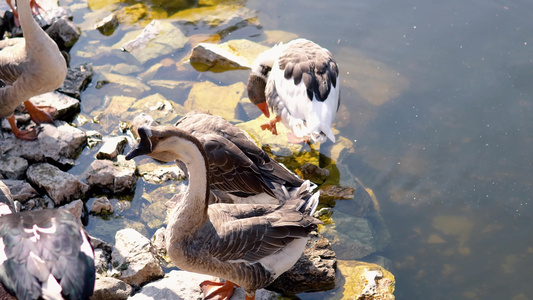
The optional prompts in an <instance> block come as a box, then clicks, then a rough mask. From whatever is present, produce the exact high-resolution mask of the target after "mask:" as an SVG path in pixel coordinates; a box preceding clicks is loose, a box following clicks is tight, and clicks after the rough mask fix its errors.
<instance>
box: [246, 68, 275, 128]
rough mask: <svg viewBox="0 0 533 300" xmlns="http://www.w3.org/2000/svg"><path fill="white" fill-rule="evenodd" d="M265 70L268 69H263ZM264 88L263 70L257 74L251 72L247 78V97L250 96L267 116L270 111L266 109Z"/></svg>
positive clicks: (264, 76) (264, 77)
mask: <svg viewBox="0 0 533 300" xmlns="http://www.w3.org/2000/svg"><path fill="white" fill-rule="evenodd" d="M265 72H268V71H266V70H265ZM265 88H266V73H265V75H263V71H261V72H260V73H259V74H256V72H252V73H251V74H250V77H249V78H248V87H247V91H248V98H250V101H251V102H252V103H253V104H255V105H256V106H257V107H258V108H259V109H260V110H261V111H262V112H263V114H265V116H266V117H267V118H268V117H270V112H269V111H268V105H267V102H266V96H265Z"/></svg>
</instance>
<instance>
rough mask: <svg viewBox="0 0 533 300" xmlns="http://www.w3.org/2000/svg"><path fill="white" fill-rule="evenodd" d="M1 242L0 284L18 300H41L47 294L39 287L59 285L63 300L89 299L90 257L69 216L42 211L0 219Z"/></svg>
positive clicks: (92, 277) (92, 271)
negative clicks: (0, 282)
mask: <svg viewBox="0 0 533 300" xmlns="http://www.w3.org/2000/svg"><path fill="white" fill-rule="evenodd" d="M0 241H1V244H2V245H3V249H2V253H0V257H1V258H0V262H1V264H0V280H1V281H2V284H3V285H4V287H5V288H6V289H7V290H8V291H10V292H11V293H13V294H15V295H17V297H18V298H19V299H37V298H38V297H45V294H46V293H51V292H52V289H48V290H47V289H46V288H43V285H44V286H48V287H51V286H55V287H56V288H58V289H59V286H58V283H59V285H60V289H59V290H60V291H61V294H62V296H63V297H68V298H70V299H88V298H89V296H90V295H91V294H92V291H93V288H94V280H95V269H94V253H93V252H92V248H91V247H90V244H89V242H88V238H87V236H86V234H85V232H84V231H83V229H82V228H81V226H80V225H79V224H78V222H77V221H76V219H75V218H74V216H72V215H71V214H70V213H69V212H68V211H65V210H55V209H46V210H41V211H26V212H21V213H17V214H11V215H7V216H3V217H0ZM6 274H10V275H8V276H6ZM13 274H17V275H16V276H13Z"/></svg>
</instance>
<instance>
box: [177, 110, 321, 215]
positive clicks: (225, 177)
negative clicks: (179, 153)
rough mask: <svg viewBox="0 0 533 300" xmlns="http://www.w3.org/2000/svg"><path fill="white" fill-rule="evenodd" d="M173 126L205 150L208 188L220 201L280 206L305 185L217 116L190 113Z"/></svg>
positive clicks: (238, 130) (240, 131) (249, 139)
mask: <svg viewBox="0 0 533 300" xmlns="http://www.w3.org/2000/svg"><path fill="white" fill-rule="evenodd" d="M176 127H178V128H179V129H181V130H183V131H185V132H188V133H190V134H191V135H193V136H194V137H196V138H197V139H198V140H199V141H200V143H201V144H202V146H203V147H204V150H205V151H206V154H207V160H208V162H209V175H210V176H209V183H210V188H211V191H212V192H213V193H214V194H215V195H216V197H217V198H218V201H220V202H229V203H246V204H253V203H256V204H281V203H283V202H285V201H286V200H287V199H289V198H290V197H291V196H293V195H294V193H296V191H297V190H298V189H299V187H300V186H301V185H302V184H303V182H304V181H303V180H302V179H301V178H299V177H297V176H296V175H295V174H294V173H292V172H290V171H289V170H288V169H287V168H286V167H285V166H283V165H281V164H280V163H278V162H277V161H275V160H274V159H272V158H270V156H268V154H267V153H266V152H265V151H263V150H262V149H261V148H259V147H258V146H257V145H256V144H255V142H254V141H253V140H252V139H251V138H250V137H249V136H248V135H247V134H246V133H245V132H243V131H242V130H240V129H239V128H237V127H236V126H235V125H233V124H231V123H229V122H228V121H226V120H224V119H223V118H221V117H219V116H214V115H211V114H207V113H202V112H198V111H191V112H189V113H187V114H186V115H185V116H184V117H183V118H181V119H180V120H178V122H177V123H176ZM315 187H316V186H314V185H313V186H312V187H311V190H310V191H309V192H311V191H312V189H314V188H315Z"/></svg>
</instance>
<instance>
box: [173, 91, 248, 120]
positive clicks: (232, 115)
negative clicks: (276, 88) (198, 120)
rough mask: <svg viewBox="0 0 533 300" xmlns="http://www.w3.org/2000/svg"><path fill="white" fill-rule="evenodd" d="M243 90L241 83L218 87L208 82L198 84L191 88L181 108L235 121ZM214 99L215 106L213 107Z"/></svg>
mask: <svg viewBox="0 0 533 300" xmlns="http://www.w3.org/2000/svg"><path fill="white" fill-rule="evenodd" d="M245 88H246V87H245V85H244V83H242V82H237V83H235V84H232V85H229V86H218V85H216V84H214V83H212V82H209V81H204V82H199V83H197V84H195V85H194V86H193V88H192V89H191V91H190V93H189V98H187V101H185V104H184V105H183V106H184V107H185V109H187V110H188V111H190V110H199V111H205V112H209V113H211V114H213V115H218V116H222V117H223V118H225V119H226V120H229V121H232V120H236V119H238V105H239V100H240V99H241V97H242V94H243V92H244V90H245ZM215 99H216V103H217V105H213V101H215Z"/></svg>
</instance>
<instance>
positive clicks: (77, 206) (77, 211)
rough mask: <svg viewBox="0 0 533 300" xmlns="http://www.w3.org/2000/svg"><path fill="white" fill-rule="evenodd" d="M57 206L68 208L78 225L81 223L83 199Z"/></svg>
mask: <svg viewBox="0 0 533 300" xmlns="http://www.w3.org/2000/svg"><path fill="white" fill-rule="evenodd" d="M59 208H60V209H66V210H68V211H69V212H70V213H71V214H72V215H73V216H74V217H75V218H76V220H78V222H79V223H80V225H82V224H81V215H82V213H83V201H81V200H76V201H72V202H70V203H68V204H65V205H63V206H60V207H59Z"/></svg>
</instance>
